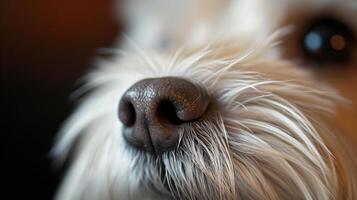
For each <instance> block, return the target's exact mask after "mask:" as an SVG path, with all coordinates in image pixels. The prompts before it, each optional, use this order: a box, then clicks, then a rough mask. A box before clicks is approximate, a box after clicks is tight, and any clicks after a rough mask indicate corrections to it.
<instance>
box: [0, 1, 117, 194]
mask: <svg viewBox="0 0 357 200" xmlns="http://www.w3.org/2000/svg"><path fill="white" fill-rule="evenodd" d="M113 3H114V2H112V1H110V0H91V1H88V0H0V25H1V26H0V45H1V46H0V47H1V51H0V55H1V115H2V118H3V119H2V120H1V137H0V141H1V151H0V153H1V161H0V163H1V165H0V166H1V168H3V169H2V170H1V172H2V173H3V174H2V175H1V177H2V178H1V182H2V183H3V185H5V187H4V186H2V190H4V191H5V194H2V196H3V197H4V196H6V193H8V194H10V195H11V196H10V197H5V199H22V198H27V199H29V198H30V199H51V198H52V197H53V194H54V191H55V189H56V187H57V185H58V183H59V180H60V177H61V176H62V174H63V170H55V169H54V168H52V167H51V162H52V161H51V159H50V158H49V155H48V152H49V150H50V148H51V146H52V145H53V142H54V136H55V135H56V132H57V130H58V128H59V127H60V125H61V123H62V122H63V121H64V119H65V118H66V116H68V114H69V113H70V111H71V109H72V107H73V103H72V102H70V101H69V98H68V97H69V94H70V93H71V92H73V91H74V90H75V88H76V87H75V81H76V80H78V79H79V78H80V77H81V75H83V73H85V72H86V71H88V70H89V69H90V68H91V67H93V64H92V62H93V60H94V58H95V57H96V56H98V55H97V51H96V50H97V49H98V48H102V47H110V46H112V44H113V43H114V41H115V40H116V39H117V36H118V35H119V30H120V29H121V28H120V25H119V23H118V20H117V19H115V15H114V10H113V7H114V6H113Z"/></svg>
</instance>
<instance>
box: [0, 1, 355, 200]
mask: <svg viewBox="0 0 357 200" xmlns="http://www.w3.org/2000/svg"><path fill="white" fill-rule="evenodd" d="M118 24H119V23H118V22H117V20H116V19H114V14H113V2H112V1H111V0H91V1H88V0H0V25H1V26H0V45H1V46H0V47H1V49H0V50H1V51H0V56H1V59H0V61H1V106H2V108H1V114H2V118H3V120H2V123H1V137H0V141H1V146H0V147H1V151H0V153H1V161H0V163H1V167H2V168H4V169H3V170H1V172H2V173H4V175H2V176H1V177H2V179H1V180H2V183H4V184H5V188H4V187H2V188H3V190H4V191H5V193H10V194H11V197H8V199H19V198H20V197H22V198H27V199H30V198H34V199H51V197H52V196H53V192H54V190H55V188H56V185H57V184H58V180H59V178H60V174H61V173H60V172H58V171H55V170H53V169H52V168H51V167H50V159H49V158H48V151H49V150H50V147H51V146H52V144H53V137H54V135H55V134H56V131H57V130H58V127H59V126H60V124H61V123H62V122H63V120H64V119H65V118H66V116H67V115H68V114H69V113H70V110H71V107H72V105H73V104H71V103H70V102H69V101H68V95H69V94H70V93H71V92H72V91H73V90H74V89H75V86H74V82H75V81H76V80H77V79H78V78H79V77H80V76H81V75H82V74H83V73H84V72H85V71H87V70H88V69H89V68H91V67H92V64H91V63H92V62H91V61H92V60H93V58H94V57H95V56H98V54H97V52H96V49H97V48H101V47H109V46H111V44H112V43H113V42H114V40H115V39H116V37H117V36H118V35H119V30H120V28H119V25H118ZM316 74H317V77H319V78H321V79H322V80H325V81H327V82H329V83H331V84H333V85H334V86H336V87H337V88H339V89H340V90H341V91H342V93H343V94H344V95H345V96H347V97H349V98H351V99H353V101H354V104H353V105H352V109H346V108H340V110H341V112H340V113H339V116H338V117H337V118H336V120H335V122H336V123H337V124H338V125H339V126H341V129H343V130H345V131H346V132H347V133H348V135H350V136H352V138H354V139H355V141H357V133H356V131H357V128H356V127H357V114H356V113H357V108H356V107H357V105H356V103H357V66H356V65H353V66H351V67H349V68H335V69H331V70H327V71H326V70H323V69H320V70H317V72H316ZM3 177H5V179H4V178H3ZM5 195H6V194H2V196H3V197H4V196H5Z"/></svg>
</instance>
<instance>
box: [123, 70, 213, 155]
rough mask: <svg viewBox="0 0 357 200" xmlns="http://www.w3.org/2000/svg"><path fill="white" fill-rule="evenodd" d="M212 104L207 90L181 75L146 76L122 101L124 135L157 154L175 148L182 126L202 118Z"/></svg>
mask: <svg viewBox="0 0 357 200" xmlns="http://www.w3.org/2000/svg"><path fill="white" fill-rule="evenodd" d="M208 104H209V97H208V95H207V92H206V91H205V90H204V89H203V88H201V87H199V86H197V85H195V84H193V83H191V82H189V81H187V80H185V79H182V78H176V77H164V78H153V79H145V80H142V81H139V82H137V83H135V84H134V85H133V86H132V87H131V88H129V89H128V90H127V91H126V92H125V93H124V95H123V97H122V99H121V101H120V104H119V119H120V121H121V122H122V123H123V124H124V132H123V133H124V138H125V140H126V141H127V142H128V143H129V144H130V145H132V146H134V147H136V148H138V149H141V150H145V151H148V152H151V153H153V154H156V155H160V154H161V153H163V152H165V151H168V150H171V149H173V148H175V147H176V145H177V142H178V139H179V130H180V127H182V126H184V125H185V124H187V123H188V122H194V121H195V120H197V119H199V118H200V117H201V116H202V115H203V114H204V113H205V111H206V109H207V107H208Z"/></svg>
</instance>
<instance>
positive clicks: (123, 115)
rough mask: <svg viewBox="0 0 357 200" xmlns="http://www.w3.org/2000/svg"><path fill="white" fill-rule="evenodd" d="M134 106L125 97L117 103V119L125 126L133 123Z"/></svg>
mask: <svg viewBox="0 0 357 200" xmlns="http://www.w3.org/2000/svg"><path fill="white" fill-rule="evenodd" d="M135 118H136V113H135V108H134V106H133V104H132V103H131V102H130V101H128V100H127V99H125V100H122V101H121V102H120V105H119V119H120V121H121V122H122V123H123V124H124V125H125V126H127V127H132V126H134V124H135Z"/></svg>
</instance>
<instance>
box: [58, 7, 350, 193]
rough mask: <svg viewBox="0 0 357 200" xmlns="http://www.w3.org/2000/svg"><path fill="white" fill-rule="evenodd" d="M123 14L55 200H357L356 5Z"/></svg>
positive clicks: (73, 133) (63, 149) (91, 83)
mask: <svg viewBox="0 0 357 200" xmlns="http://www.w3.org/2000/svg"><path fill="white" fill-rule="evenodd" d="M120 5H121V9H122V10H121V12H120V13H122V14H123V16H124V20H125V21H126V23H127V33H126V35H125V36H123V37H122V38H124V39H121V40H120V44H119V45H118V46H119V47H118V49H107V51H109V52H110V53H112V54H114V55H115V56H114V57H112V58H110V59H102V60H99V61H98V63H97V66H98V67H97V68H96V69H94V70H93V71H92V72H90V73H89V74H88V75H87V76H86V78H85V80H86V82H85V84H84V85H83V87H81V88H80V89H79V90H78V91H77V93H76V95H79V96H81V95H82V96H84V97H83V98H82V99H81V100H80V101H79V102H80V103H79V106H78V108H77V110H76V111H75V112H74V113H73V115H72V116H71V117H70V118H69V119H68V120H67V121H66V123H65V124H64V126H63V128H62V129H61V131H60V133H59V136H58V140H57V144H56V145H55V147H54V149H53V152H52V153H53V155H54V156H55V157H56V159H58V160H62V161H64V160H69V161H70V163H71V164H70V168H69V171H68V173H67V175H66V177H65V178H64V180H63V183H62V185H61V187H60V188H59V190H58V192H57V195H56V197H55V198H56V199H124V200H126V199H190V200H193V199H244V200H246V199H254V200H256V199H310V200H313V199H319V200H326V199H349V200H354V199H357V170H356V169H357V165H356V163H357V162H356V154H355V149H354V145H353V144H355V143H354V142H355V141H354V139H355V138H356V136H355V135H353V132H356V126H355V125H354V123H355V122H357V121H356V118H354V117H355V116H356V115H355V109H354V107H353V105H354V104H353V103H354V101H356V102H357V98H356V91H357V84H356V77H357V76H356V75H354V73H352V72H356V71H355V69H356V66H357V59H356V58H357V56H356V55H357V54H356V52H357V45H356V44H357V43H356V39H357V37H356V36H357V23H356V21H355V20H356V18H357V2H356V1H355V0H299V1H297V0H150V1H149V0H147V1H144V0H128V1H125V2H122V3H121V4H120ZM339 71H347V72H346V73H345V76H344V78H342V79H343V81H345V82H347V83H349V84H350V85H349V86H348V88H347V92H346V90H343V89H341V87H342V86H343V84H342V86H341V84H338V81H333V75H336V74H338V73H339ZM331 73H332V76H331ZM329 74H330V75H329ZM344 91H345V94H346V93H347V96H348V97H351V98H350V100H348V99H346V98H344V97H343V96H342V95H340V93H341V92H342V93H343V92H344ZM348 91H349V92H348ZM341 109H342V110H344V111H341ZM347 123H349V126H344V125H346V124H347Z"/></svg>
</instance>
